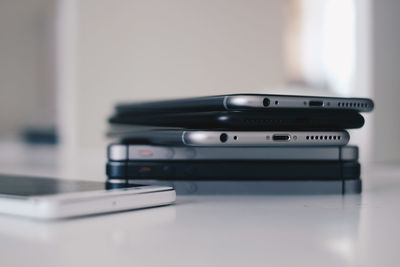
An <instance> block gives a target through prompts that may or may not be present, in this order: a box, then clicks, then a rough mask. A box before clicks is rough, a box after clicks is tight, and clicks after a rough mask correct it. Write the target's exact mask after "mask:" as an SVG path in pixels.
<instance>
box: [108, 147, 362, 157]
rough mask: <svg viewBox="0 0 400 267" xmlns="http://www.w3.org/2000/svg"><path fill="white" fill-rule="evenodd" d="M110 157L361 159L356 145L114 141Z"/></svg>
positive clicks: (110, 148) (109, 153)
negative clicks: (192, 144)
mask: <svg viewBox="0 0 400 267" xmlns="http://www.w3.org/2000/svg"><path fill="white" fill-rule="evenodd" d="M107 152H108V153H107V155H108V160H109V161H146V160H153V161H165V160H171V161H179V160H194V161H200V160H240V161H245V160H315V161H324V160H325V161H327V160H329V161H355V160H358V147H357V146H315V147H289V146H286V147H184V146H154V145H140V144H111V145H109V146H108V149H107Z"/></svg>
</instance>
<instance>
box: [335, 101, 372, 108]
mask: <svg viewBox="0 0 400 267" xmlns="http://www.w3.org/2000/svg"><path fill="white" fill-rule="evenodd" d="M337 105H338V107H346V108H367V107H368V104H367V103H362V102H339V103H338V104H337Z"/></svg>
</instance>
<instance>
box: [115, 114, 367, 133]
mask: <svg viewBox="0 0 400 267" xmlns="http://www.w3.org/2000/svg"><path fill="white" fill-rule="evenodd" d="M109 122H110V123H112V124H125V125H154V126H167V127H181V128H191V129H201V128H203V129H225V130H258V131H260V130H342V129H355V128H360V127H362V126H363V125H364V118H363V116H361V115H360V114H359V112H357V111H355V110H332V109H322V110H316V109H267V110H265V111H263V112H256V111H211V112H181V113H163V112H160V113H158V114H154V113H149V114H141V115H137V114H134V113H130V112H125V113H122V114H118V113H117V114H115V115H114V116H113V117H111V118H110V119H109Z"/></svg>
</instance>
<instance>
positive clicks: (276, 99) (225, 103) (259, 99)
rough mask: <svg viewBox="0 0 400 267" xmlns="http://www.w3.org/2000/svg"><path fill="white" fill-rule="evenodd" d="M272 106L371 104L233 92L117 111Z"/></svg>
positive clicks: (368, 105) (366, 107)
mask: <svg viewBox="0 0 400 267" xmlns="http://www.w3.org/2000/svg"><path fill="white" fill-rule="evenodd" d="M276 108H279V109H281V108H296V109H352V110H356V111H359V112H368V111H372V110H373V108H374V103H373V101H372V100H371V99H367V98H340V97H324V96H297V95H270V94H233V95H219V96H207V97H193V98H184V99H177V100H163V101H151V102H139V103H128V104H119V105H118V106H117V107H116V110H117V112H118V113H123V112H137V113H151V112H155V113H160V112H188V111H192V112H200V111H202V112H203V111H223V110H225V111H226V110H267V109H276Z"/></svg>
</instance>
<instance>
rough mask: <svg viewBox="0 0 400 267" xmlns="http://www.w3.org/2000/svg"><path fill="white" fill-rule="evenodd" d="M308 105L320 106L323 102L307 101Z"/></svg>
mask: <svg viewBox="0 0 400 267" xmlns="http://www.w3.org/2000/svg"><path fill="white" fill-rule="evenodd" d="M308 105H309V106H310V107H322V106H323V105H324V102H322V101H310V102H308Z"/></svg>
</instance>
